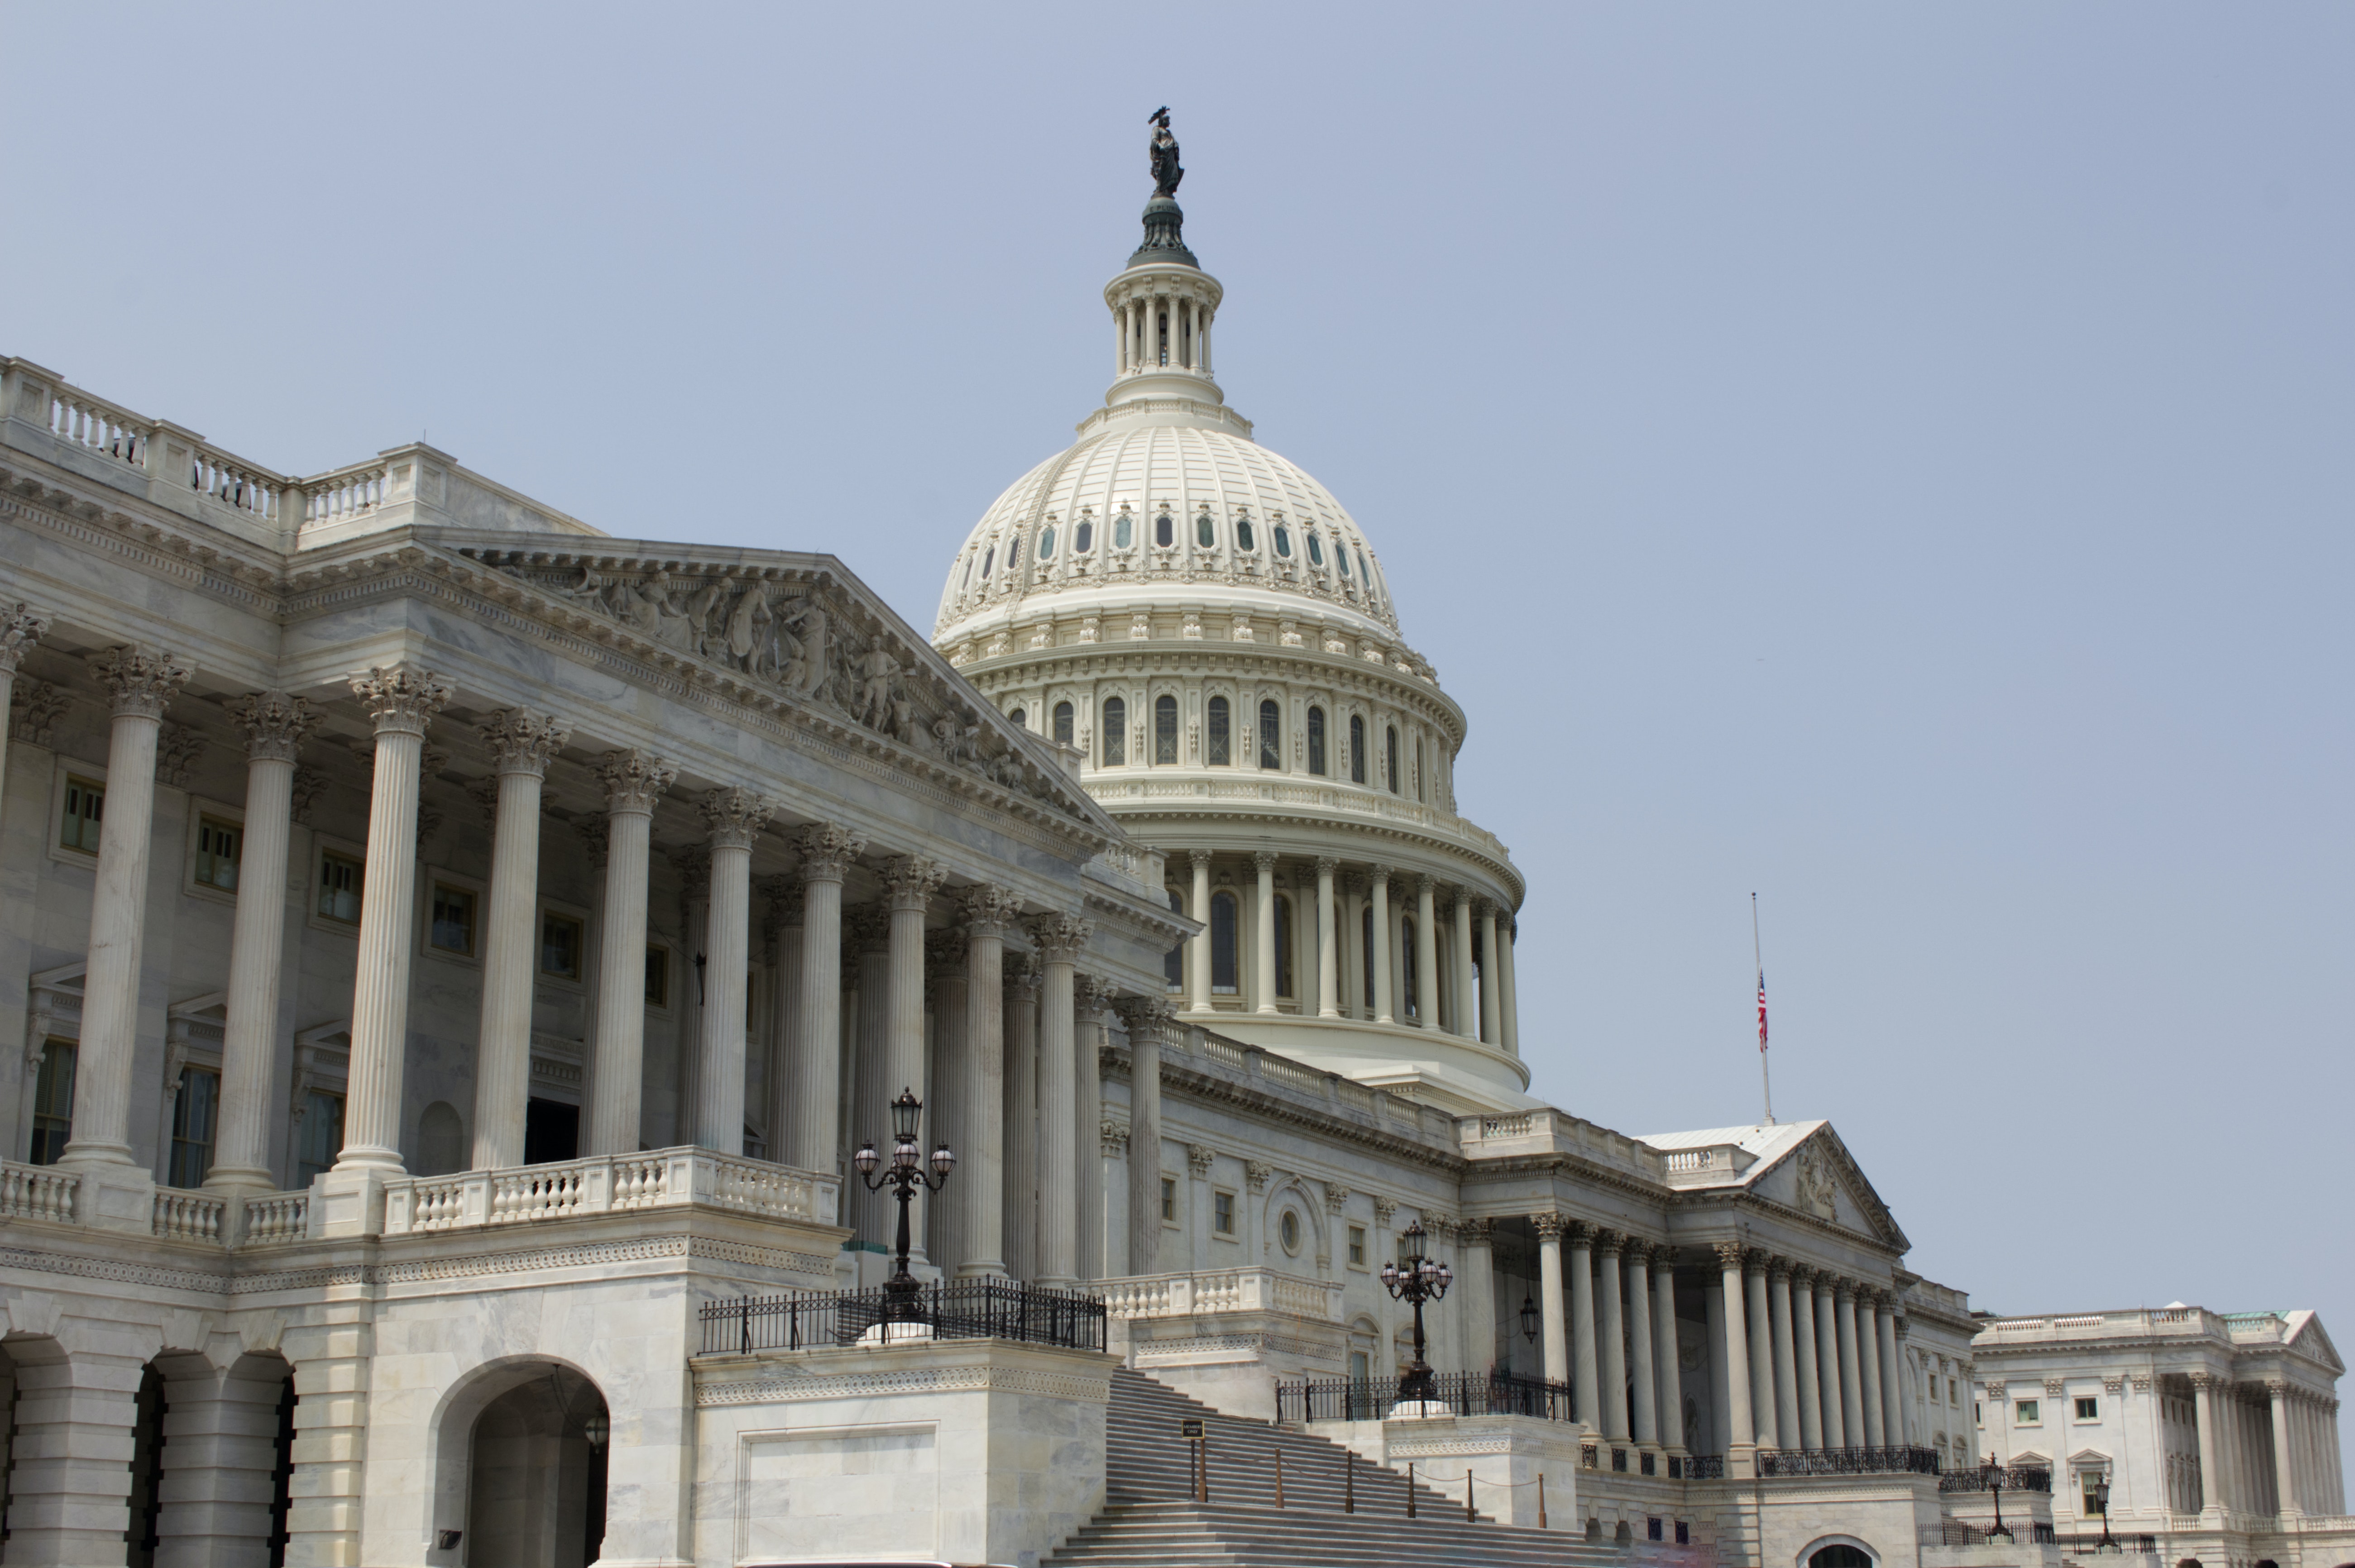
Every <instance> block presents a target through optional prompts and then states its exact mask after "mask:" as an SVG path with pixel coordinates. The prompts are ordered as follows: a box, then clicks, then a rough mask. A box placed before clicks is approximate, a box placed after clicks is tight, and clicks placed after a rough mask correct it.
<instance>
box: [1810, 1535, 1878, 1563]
mask: <svg viewBox="0 0 2355 1568" xmlns="http://www.w3.org/2000/svg"><path fill="white" fill-rule="evenodd" d="M1807 1568H1873V1564H1872V1553H1871V1552H1867V1551H1866V1550H1865V1549H1864V1548H1863V1547H1861V1546H1858V1545H1855V1544H1853V1543H1851V1542H1849V1541H1833V1542H1832V1543H1831V1544H1830V1545H1828V1546H1818V1547H1817V1548H1816V1550H1815V1551H1814V1552H1812V1553H1810V1554H1809V1556H1808V1558H1807Z"/></svg>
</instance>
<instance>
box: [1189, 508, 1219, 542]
mask: <svg viewBox="0 0 2355 1568" xmlns="http://www.w3.org/2000/svg"><path fill="white" fill-rule="evenodd" d="M1194 542H1195V543H1196V544H1198V545H1199V546H1201V547H1202V548H1203V549H1215V548H1217V545H1218V542H1219V527H1218V525H1217V524H1216V523H1213V522H1212V521H1210V513H1209V508H1208V507H1204V508H1203V509H1202V510H1201V511H1200V512H1198V513H1196V514H1195V517H1194Z"/></svg>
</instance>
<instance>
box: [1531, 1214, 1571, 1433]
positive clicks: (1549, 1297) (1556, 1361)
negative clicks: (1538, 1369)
mask: <svg viewBox="0 0 2355 1568" xmlns="http://www.w3.org/2000/svg"><path fill="white" fill-rule="evenodd" d="M1529 1223H1530V1224H1532V1225H1534V1226H1535V1227H1536V1228H1537V1232H1538V1313H1539V1321H1540V1323H1541V1324H1542V1325H1543V1326H1544V1327H1543V1328H1542V1330H1541V1333H1540V1340H1539V1347H1538V1349H1539V1352H1540V1355H1541V1356H1542V1357H1543V1366H1544V1368H1545V1381H1548V1382H1550V1383H1566V1382H1568V1381H1570V1336H1569V1335H1568V1334H1567V1333H1565V1332H1564V1331H1563V1328H1562V1320H1561V1233H1562V1232H1563V1231H1564V1230H1566V1229H1568V1228H1569V1221H1567V1220H1566V1219H1564V1218H1563V1217H1562V1216H1561V1215H1560V1214H1556V1213H1552V1212H1550V1211H1549V1212H1546V1213H1541V1214H1532V1215H1530V1216H1529ZM1575 1397H1576V1393H1575V1391H1573V1392H1572V1398H1573V1399H1575Z"/></svg>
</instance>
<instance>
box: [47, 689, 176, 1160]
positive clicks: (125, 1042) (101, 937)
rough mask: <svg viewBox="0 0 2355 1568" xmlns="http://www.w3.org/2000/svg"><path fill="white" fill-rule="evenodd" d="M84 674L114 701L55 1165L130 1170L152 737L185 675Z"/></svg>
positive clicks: (151, 809) (151, 811)
mask: <svg viewBox="0 0 2355 1568" xmlns="http://www.w3.org/2000/svg"><path fill="white" fill-rule="evenodd" d="M90 671H91V674H92V675H94V676H96V677H98V678H99V679H100V680H101V682H103V683H104V684H105V686H106V687H107V688H108V690H109V691H111V692H112V694H113V697H114V728H113V731H112V735H111V736H110V737H109V740H108V743H107V752H106V815H105V816H104V818H103V820H101V823H100V825H99V839H98V885H97V888H96V890H95V891H93V892H92V894H91V903H90V961H89V966H88V968H87V969H86V970H85V971H84V976H85V977H84V979H83V981H82V1005H81V1051H80V1069H79V1072H77V1073H76V1076H75V1079H74V1100H73V1136H72V1137H71V1139H70V1140H69V1142H68V1143H67V1144H66V1147H65V1152H64V1153H63V1154H62V1155H60V1156H59V1164H61V1165H130V1164H132V1163H133V1161H132V1158H131V1053H132V1051H133V1047H134V1046H135V1045H136V1043H137V1039H138V1028H139V950H140V946H141V944H142V942H143V940H144V937H145V934H146V912H147V864H148V851H149V848H150V845H151V842H152V840H153V837H154V833H155V736H156V732H157V731H159V730H161V729H162V727H163V720H164V709H165V705H166V704H167V703H169V702H170V701H171V700H172V699H173V697H174V696H175V695H176V693H177V692H178V691H179V689H180V688H181V687H182V686H183V685H184V684H186V681H187V678H188V671H187V669H186V667H184V666H182V665H181V664H180V663H179V662H178V661H177V660H176V659H174V658H173V657H172V656H171V655H169V654H144V653H141V652H140V651H139V650H138V649H136V648H129V647H118V648H111V649H109V650H108V651H107V652H105V653H102V654H101V655H99V656H97V657H95V658H93V659H91V661H90Z"/></svg>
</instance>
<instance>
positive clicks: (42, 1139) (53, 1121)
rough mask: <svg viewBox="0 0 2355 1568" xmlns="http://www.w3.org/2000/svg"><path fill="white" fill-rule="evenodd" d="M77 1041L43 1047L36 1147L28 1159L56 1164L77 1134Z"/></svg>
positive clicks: (36, 1107) (36, 1106) (36, 1084)
mask: <svg viewBox="0 0 2355 1568" xmlns="http://www.w3.org/2000/svg"><path fill="white" fill-rule="evenodd" d="M76 1054H77V1053H76V1051H75V1050H74V1044H73V1041H71V1040H51V1041H49V1042H48V1045H46V1046H44V1047H43V1048H42V1050H41V1073H40V1076H39V1077H38V1078H37V1079H36V1080H35V1081H34V1083H33V1147H32V1148H31V1149H30V1150H28V1151H27V1154H26V1158H27V1159H28V1160H30V1161H31V1162H32V1163H33V1164H35V1165H55V1164H57V1163H58V1156H59V1155H61V1154H63V1153H65V1152H66V1141H67V1140H68V1139H69V1138H71V1137H72V1136H73V1092H74V1061H75V1057H76Z"/></svg>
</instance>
